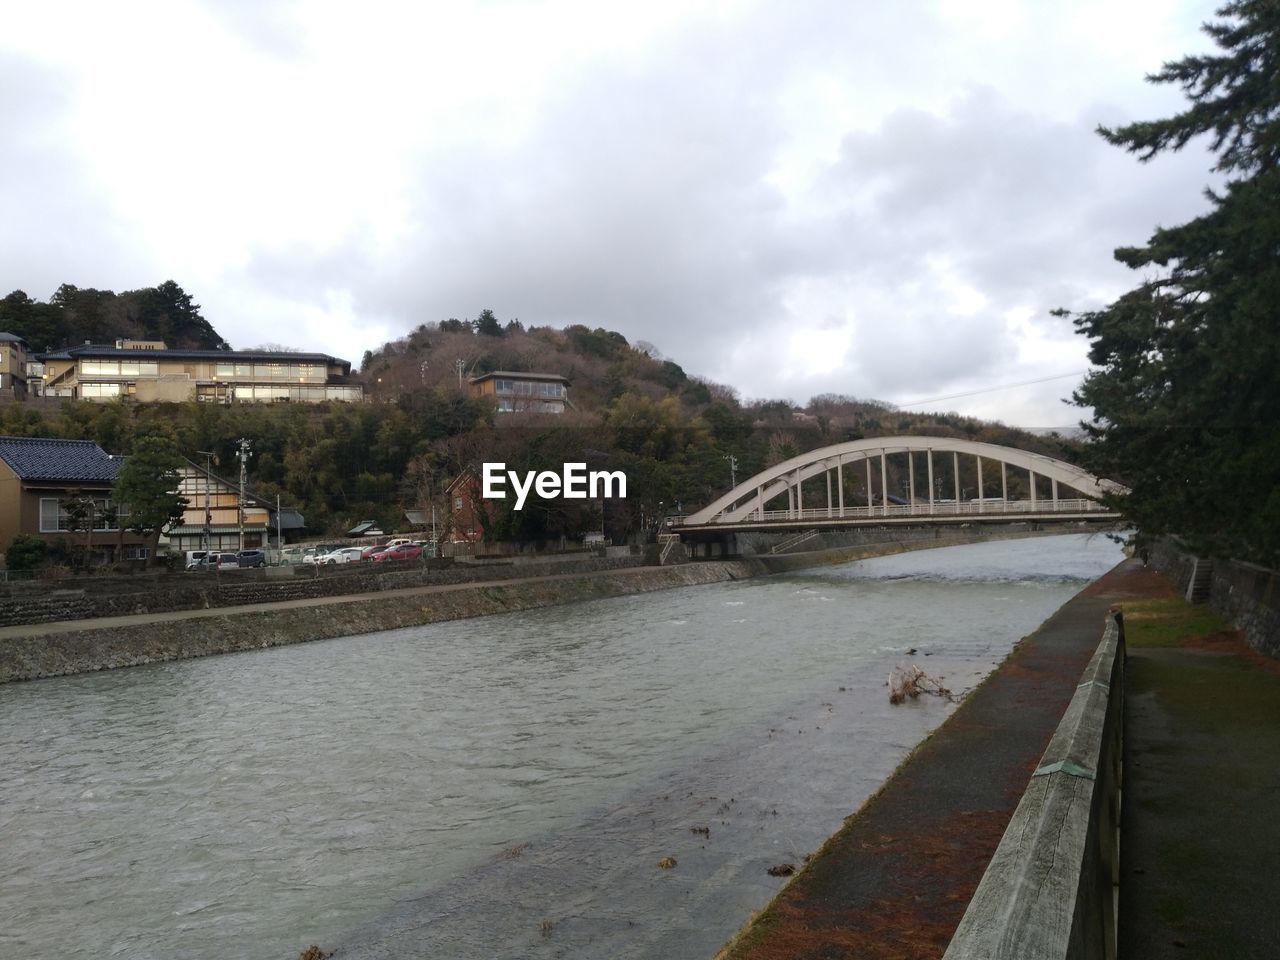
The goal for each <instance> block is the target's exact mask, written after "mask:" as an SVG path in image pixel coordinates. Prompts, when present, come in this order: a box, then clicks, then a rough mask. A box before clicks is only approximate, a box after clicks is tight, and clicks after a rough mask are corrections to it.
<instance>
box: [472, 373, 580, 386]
mask: <svg viewBox="0 0 1280 960" xmlns="http://www.w3.org/2000/svg"><path fill="white" fill-rule="evenodd" d="M492 377H501V378H502V379H504V380H507V379H511V380H549V381H551V382H553V383H566V384H567V383H568V382H569V378H568V377H562V376H561V375H560V374H558V373H534V372H532V371H530V370H525V371H524V372H523V373H521V372H518V371H514V370H491V371H489V372H488V373H482V374H479V375H478V376H474V377H472V378H471V382H472V383H479V382H480V381H482V380H488V379H490V378H492Z"/></svg>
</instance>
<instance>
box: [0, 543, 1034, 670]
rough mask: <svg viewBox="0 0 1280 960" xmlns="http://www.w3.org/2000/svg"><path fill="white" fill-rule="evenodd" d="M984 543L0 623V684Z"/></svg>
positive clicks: (888, 547) (897, 546)
mask: <svg viewBox="0 0 1280 960" xmlns="http://www.w3.org/2000/svg"><path fill="white" fill-rule="evenodd" d="M1024 535H1025V534H1024ZM989 539H992V537H991V536H990V535H989V534H984V535H958V536H952V537H948V538H946V539H942V540H938V539H933V540H928V541H920V542H911V541H907V542H898V541H891V542H885V543H872V544H860V545H857V546H850V547H840V548H837V549H830V550H822V551H815V552H812V553H796V554H786V555H779V556H762V557H751V558H745V559H741V560H719V561H706V562H698V563H686V564H680V565H677V566H672V567H628V568H624V569H617V570H605V571H598V572H593V573H573V574H549V575H546V576H524V577H522V578H520V579H515V580H512V579H504V580H483V581H475V582H471V583H461V584H459V583H450V584H434V585H428V586H414V587H406V588H402V589H396V590H382V591H380V592H378V593H376V594H353V595H348V596H322V597H310V598H304V599H293V600H279V601H276V602H271V603H256V604H246V605H240V606H225V607H218V608H213V609H201V610H179V611H168V612H163V613H144V614H133V615H128V616H114V617H98V618H95V619H88V620H62V621H58V622H53V623H34V624H25V625H12V626H5V627H0V683H5V682H9V681H12V680H35V679H39V678H43V677H55V676H64V675H67V674H74V673H87V672H91V671H95V670H110V669H114V668H117V667H130V666H138V665H141V664H146V663H155V662H159V661H164V660H180V659H186V658H189V657H203V656H209V655H211V654H218V653H235V652H240V651H247V650H258V649H264V648H267V647H274V646H281V645H284V644H290V643H303V642H306V641H310V640H327V639H332V638H334V637H342V636H353V635H357V634H365V633H373V632H375V631H379V630H392V629H396V628H399V627H410V626H418V625H421V624H427V623H436V622H439V621H442V620H455V619H459V618H462V617H479V616H485V615H488V614H493V613H507V612H511V611H516V610H529V609H533V608H536V607H547V606H554V605H556V604H562V603H573V602H576V601H580V600H595V599H601V598H605V597H616V596H623V595H626V594H633V593H647V592H650V591H654V590H667V589H671V588H674V587H683V586H694V585H697V584H703V583H716V582H723V581H727V580H739V579H744V578H747V577H756V576H762V575H766V574H770V573H781V572H785V571H787V570H797V569H802V568H805V567H812V566H818V565H822V564H832V563H843V562H846V561H849V560H857V559H861V558H864V557H874V556H884V555H888V554H893V553H900V552H903V551H907V550H918V549H931V548H934V547H940V546H953V545H958V544H964V543H973V542H979V541H984V540H989Z"/></svg>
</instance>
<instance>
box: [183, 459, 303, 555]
mask: <svg viewBox="0 0 1280 960" xmlns="http://www.w3.org/2000/svg"><path fill="white" fill-rule="evenodd" d="M178 494H179V495H180V496H182V497H185V498H186V501H187V505H186V507H185V508H184V509H183V511H182V522H181V523H180V524H177V525H176V526H174V527H172V528H170V529H169V530H168V531H167V534H166V536H167V538H168V545H169V550H170V551H173V552H177V553H183V552H185V551H187V550H218V551H229V552H234V551H236V550H249V549H258V548H262V547H266V546H268V545H271V546H281V545H282V544H281V543H280V542H279V539H283V541H284V542H285V543H288V542H289V541H290V540H291V539H292V540H297V539H299V538H300V537H301V535H302V531H303V526H304V520H303V517H302V514H300V513H298V512H297V511H296V510H285V509H281V510H280V511H279V512H278V513H277V511H276V505H275V503H274V502H272V501H270V500H266V499H264V498H262V497H258V496H255V495H253V494H252V493H249V492H248V491H246V492H245V507H244V527H243V529H244V544H243V546H242V545H241V543H240V531H241V522H240V487H239V485H238V484H237V483H235V482H234V481H231V480H225V479H223V478H222V477H219V476H217V475H216V474H214V473H212V472H211V471H209V470H208V469H206V467H205V466H204V465H202V464H198V463H195V462H194V461H192V460H188V461H187V462H186V463H184V464H183V465H182V466H181V467H179V468H178ZM278 538H279V539H278Z"/></svg>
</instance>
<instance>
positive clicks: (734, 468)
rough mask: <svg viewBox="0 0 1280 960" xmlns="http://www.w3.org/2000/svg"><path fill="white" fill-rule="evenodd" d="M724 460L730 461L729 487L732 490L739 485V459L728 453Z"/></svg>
mask: <svg viewBox="0 0 1280 960" xmlns="http://www.w3.org/2000/svg"><path fill="white" fill-rule="evenodd" d="M724 459H726V460H728V461H729V487H730V489H732V488H734V487H736V486H737V485H738V458H737V457H735V456H734V455H733V454H732V453H726V454H725V455H724Z"/></svg>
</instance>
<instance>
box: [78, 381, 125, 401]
mask: <svg viewBox="0 0 1280 960" xmlns="http://www.w3.org/2000/svg"><path fill="white" fill-rule="evenodd" d="M80 396H82V397H86V398H89V397H118V396H120V384H118V383H82V384H80Z"/></svg>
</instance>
